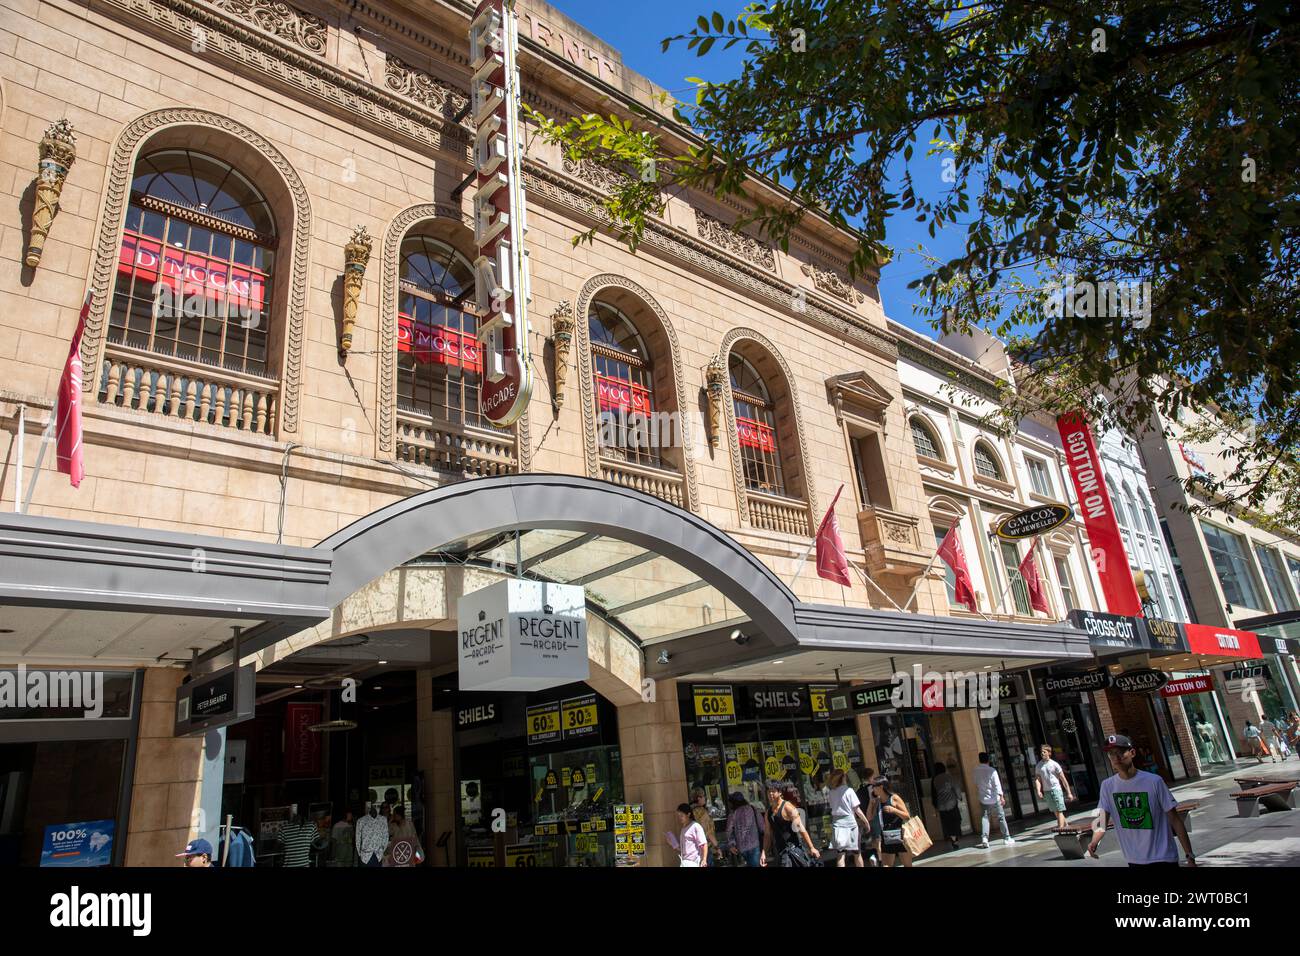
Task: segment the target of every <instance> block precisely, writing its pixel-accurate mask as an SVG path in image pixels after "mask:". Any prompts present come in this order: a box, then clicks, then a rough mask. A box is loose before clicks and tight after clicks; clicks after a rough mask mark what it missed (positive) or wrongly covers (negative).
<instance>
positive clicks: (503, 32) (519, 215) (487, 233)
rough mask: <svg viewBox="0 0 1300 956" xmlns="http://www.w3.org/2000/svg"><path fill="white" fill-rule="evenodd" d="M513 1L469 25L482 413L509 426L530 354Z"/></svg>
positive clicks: (527, 383)
mask: <svg viewBox="0 0 1300 956" xmlns="http://www.w3.org/2000/svg"><path fill="white" fill-rule="evenodd" d="M516 33H517V28H516V18H515V12H514V3H513V0H483V2H481V3H480V4H479V5H478V7H477V8H476V9H475V11H474V19H473V20H472V21H471V22H470V27H469V48H470V68H471V69H472V70H473V71H474V76H473V79H472V80H471V83H470V110H471V113H472V114H473V119H474V126H475V129H476V130H477V132H476V134H475V136H474V169H475V170H476V172H477V173H478V177H477V183H476V190H475V193H474V239H475V243H476V244H477V245H478V253H479V254H478V258H477V259H475V260H474V288H475V293H476V296H477V303H478V310H479V313H480V315H481V316H482V319H481V321H480V323H479V329H478V339H479V344H480V346H481V362H482V370H483V371H482V376H483V377H482V385H481V386H480V406H481V407H482V409H483V414H484V415H486V416H487V417H488V419H489V420H490V421H491V422H492V423H493V424H494V425H498V426H502V427H505V426H508V425H513V424H514V423H515V422H516V421H518V420H519V417H520V416H521V415H523V413H524V410H525V409H526V408H527V407H528V399H529V397H530V396H531V395H532V390H533V379H532V363H531V361H530V359H529V355H528V314H527V302H528V268H527V260H526V259H525V257H524V231H525V225H526V224H525V220H524V189H523V182H524V180H523V163H522V155H523V154H522V150H521V139H520V135H519V68H518V66H517V64H516V62H515V58H516V56H517V54H518V49H519V41H518V38H517V36H516Z"/></svg>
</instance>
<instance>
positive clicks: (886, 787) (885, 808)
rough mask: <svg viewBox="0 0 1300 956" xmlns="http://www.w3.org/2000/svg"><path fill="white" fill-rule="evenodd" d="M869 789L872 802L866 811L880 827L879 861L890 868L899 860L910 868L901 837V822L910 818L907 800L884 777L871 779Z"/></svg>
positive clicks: (909, 854)
mask: <svg viewBox="0 0 1300 956" xmlns="http://www.w3.org/2000/svg"><path fill="white" fill-rule="evenodd" d="M871 790H872V795H871V806H870V807H868V809H867V814H868V816H871V817H874V818H875V819H876V820H877V821H878V825H879V827H880V865H881V866H883V867H885V868H886V869H892V868H893V866H894V862H895V861H896V860H898V861H901V862H902V864H903V866H904V867H908V868H910V867H911V865H912V853H911V851H910V850H908V848H907V843H905V842H904V840H903V824H904V823H906V822H907V821H908V820H910V819H911V818H912V814H911V812H910V811H909V810H908V809H907V802H906V801H905V800H903V798H902V797H900V796H899V795H898V794H896V793H895V792H894V788H893V787H892V786H890V784H889V778H887V777H877V778H876V779H875V780H873V781H872V782H871Z"/></svg>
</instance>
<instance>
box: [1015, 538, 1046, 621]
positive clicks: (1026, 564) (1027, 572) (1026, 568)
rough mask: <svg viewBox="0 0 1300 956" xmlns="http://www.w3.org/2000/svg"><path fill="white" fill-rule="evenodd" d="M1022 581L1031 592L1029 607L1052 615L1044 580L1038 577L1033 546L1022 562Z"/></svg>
mask: <svg viewBox="0 0 1300 956" xmlns="http://www.w3.org/2000/svg"><path fill="white" fill-rule="evenodd" d="M1020 580H1022V581H1024V582H1025V589H1026V590H1027V591H1029V606H1030V607H1032V608H1033V609H1034V610H1035V611H1042V612H1043V613H1044V614H1051V613H1052V612H1051V610H1050V609H1049V608H1048V606H1047V592H1046V591H1044V590H1043V579H1042V578H1040V577H1039V576H1038V561H1037V560H1035V558H1034V548H1033V545H1032V544H1031V545H1030V546H1029V551H1028V553H1027V554H1026V555H1025V557H1024V560H1023V561H1021V562H1020Z"/></svg>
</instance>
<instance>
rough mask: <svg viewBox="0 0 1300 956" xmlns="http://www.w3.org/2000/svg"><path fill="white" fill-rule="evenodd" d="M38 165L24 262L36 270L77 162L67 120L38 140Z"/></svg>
mask: <svg viewBox="0 0 1300 956" xmlns="http://www.w3.org/2000/svg"><path fill="white" fill-rule="evenodd" d="M39 149H40V161H39V163H38V164H37V166H36V204H35V208H33V209H32V239H31V244H30V245H28V247H27V256H26V258H25V259H24V260H23V261H24V262H26V263H27V265H28V266H30V267H31V268H33V269H35V268H36V267H37V266H38V265H40V263H41V253H42V252H44V251H45V240H46V238H47V237H48V236H49V234H50V227H51V226H52V225H54V217H55V216H57V215H58V214H59V196H61V195H62V194H63V183H64V182H65V181H66V180H67V178H68V170H69V169H71V168H72V164H73V163H74V162H76V160H77V138H76V137H75V136H73V135H72V124H71V123H69V122H68V121H67V120H66V119H61V120H59V121H58V122H57V123H53V124H51V126H50V128H49V129H47V130H46V131H45V135H44V136H42V137H41V144H40V147H39Z"/></svg>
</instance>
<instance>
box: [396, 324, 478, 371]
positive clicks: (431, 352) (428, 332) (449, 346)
mask: <svg viewBox="0 0 1300 956" xmlns="http://www.w3.org/2000/svg"><path fill="white" fill-rule="evenodd" d="M397 351H399V352H410V353H412V354H413V355H414V356H415V360H416V361H417V362H425V363H428V362H435V363H437V364H439V365H458V366H460V367H461V368H463V369H468V370H469V371H471V372H477V371H478V369H479V347H478V339H477V338H475V337H474V336H472V335H467V334H465V333H463V332H457V331H456V330H455V329H452V328H448V327H447V326H445V325H425V324H423V323H422V322H416V321H415V320H414V319H412V318H411V317H410V316H409V315H398V317H397Z"/></svg>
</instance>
